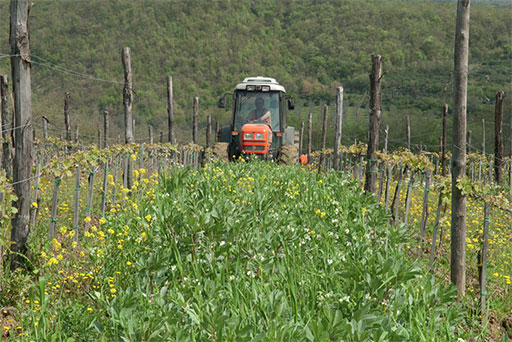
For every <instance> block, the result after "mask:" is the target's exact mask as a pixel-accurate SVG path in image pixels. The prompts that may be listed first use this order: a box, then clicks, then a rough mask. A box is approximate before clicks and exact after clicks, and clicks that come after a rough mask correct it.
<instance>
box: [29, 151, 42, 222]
mask: <svg viewBox="0 0 512 342" xmlns="http://www.w3.org/2000/svg"><path fill="white" fill-rule="evenodd" d="M40 184H41V161H39V160H38V161H37V163H36V175H35V182H34V198H33V202H34V203H36V206H35V207H34V206H32V213H31V214H32V217H31V219H30V223H31V226H32V229H33V228H35V226H36V222H37V215H38V214H39V204H40V203H41V186H40Z"/></svg>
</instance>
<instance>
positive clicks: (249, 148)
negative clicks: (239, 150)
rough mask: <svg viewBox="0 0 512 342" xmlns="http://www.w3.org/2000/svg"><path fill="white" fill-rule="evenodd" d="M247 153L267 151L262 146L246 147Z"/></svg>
mask: <svg viewBox="0 0 512 342" xmlns="http://www.w3.org/2000/svg"><path fill="white" fill-rule="evenodd" d="M244 150H245V151H265V146H261V145H246V146H244Z"/></svg>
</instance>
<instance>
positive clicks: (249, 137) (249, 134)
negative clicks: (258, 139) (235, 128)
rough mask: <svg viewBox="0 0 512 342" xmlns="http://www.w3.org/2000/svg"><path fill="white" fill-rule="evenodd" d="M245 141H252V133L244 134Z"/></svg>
mask: <svg viewBox="0 0 512 342" xmlns="http://www.w3.org/2000/svg"><path fill="white" fill-rule="evenodd" d="M244 139H245V140H252V133H244Z"/></svg>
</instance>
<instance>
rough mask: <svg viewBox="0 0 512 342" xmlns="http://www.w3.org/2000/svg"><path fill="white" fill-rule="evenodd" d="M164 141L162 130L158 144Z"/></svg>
mask: <svg viewBox="0 0 512 342" xmlns="http://www.w3.org/2000/svg"><path fill="white" fill-rule="evenodd" d="M163 143H164V132H160V144H163Z"/></svg>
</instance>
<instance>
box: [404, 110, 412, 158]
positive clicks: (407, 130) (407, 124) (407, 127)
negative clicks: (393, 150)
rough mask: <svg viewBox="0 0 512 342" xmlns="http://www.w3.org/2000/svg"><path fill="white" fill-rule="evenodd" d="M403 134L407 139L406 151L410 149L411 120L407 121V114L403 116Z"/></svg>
mask: <svg viewBox="0 0 512 342" xmlns="http://www.w3.org/2000/svg"><path fill="white" fill-rule="evenodd" d="M405 136H406V139H407V151H410V150H411V122H410V121H409V115H406V116H405Z"/></svg>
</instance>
